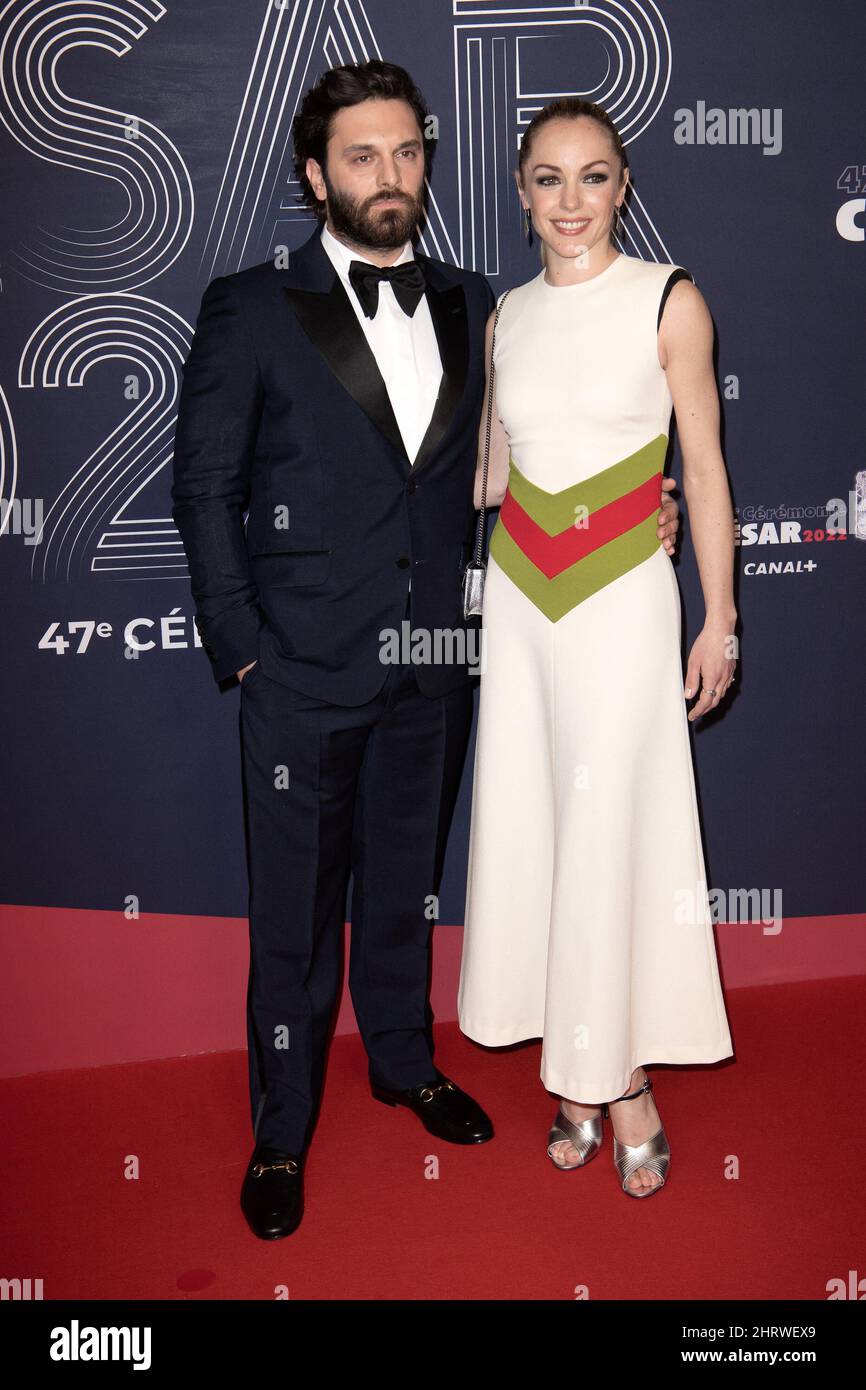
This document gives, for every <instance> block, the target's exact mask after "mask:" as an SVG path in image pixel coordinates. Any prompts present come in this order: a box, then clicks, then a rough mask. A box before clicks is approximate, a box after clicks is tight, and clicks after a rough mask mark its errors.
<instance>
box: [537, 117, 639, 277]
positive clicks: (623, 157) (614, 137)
mask: <svg viewBox="0 0 866 1390" xmlns="http://www.w3.org/2000/svg"><path fill="white" fill-rule="evenodd" d="M578 116H589V117H590V118H591V119H592V120H594V121H598V123H599V125H601V126H604V129H605V130H606V131H607V133H608V135H609V136H610V139H611V143H612V144H613V148H614V152H615V153H616V154H617V155H618V156H619V162H620V184H622V179H623V175H624V174H625V171H626V170H627V169H628V167H629V162H628V154H627V153H626V148H625V145H624V144H623V142H622V137H621V136H620V133H619V131H618V130H617V128H616V126H615V125H614V123H613V121H612V120H611V118H610V116H609V115H608V114H607V112H606V111H605V109H604V107H603V106H599V105H598V104H597V103H596V102H594V101H586V100H585V99H584V98H583V97H558V98H557V99H556V101H551V102H548V104H547V105H546V106H543V107H542V109H541V110H540V111H539V113H538V115H537V116H533V118H532V120H531V121H530V122H529V125H528V126H527V127H526V129H525V131H524V132H523V139H522V140H521V142H520V152H519V154H518V157H517V168H518V172H519V174H520V182H521V183H522V184H523V185H524V186H525V184H526V167H527V165H528V163H529V157H530V155H531V154H532V142H533V140H534V138H535V136H536V134H537V132H538V131H539V130H540V129H541V127H542V126H543V125H545V124H546V123H547V122H548V121H554V120H562V119H565V120H576V118H577V117H578ZM541 261H542V264H544V263H545V260H544V243H543V242H542V244H541Z"/></svg>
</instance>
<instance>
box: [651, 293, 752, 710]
mask: <svg viewBox="0 0 866 1390" xmlns="http://www.w3.org/2000/svg"><path fill="white" fill-rule="evenodd" d="M658 341H659V361H660V362H661V364H662V366H663V367H664V369H665V372H666V374H667V379H668V385H669V387H670V392H671V398H672V400H673V405H674V412H675V414H676V422H677V429H678V430H679V436H680V445H681V447H682V454H683V490H684V492H685V495H686V502H687V504H688V509H689V520H690V522H691V529H692V535H693V537H694V542H695V557H696V559H697V562H698V570H699V573H700V578H701V588H702V589H703V594H704V607H705V611H706V618H705V624H704V629H703V632H702V633H701V636H700V637H699V638H698V640H697V642H696V643H695V646H694V648H693V649H692V654H691V657H690V659H689V667H688V672H687V675H686V687H687V694H694V693H695V691H696V690H697V688H698V682H699V680H700V679H701V678H702V680H703V688H704V689H715V690H716V691H717V694H716V696H715V697H707V696H703V695H702V696H701V698H700V700H699V701H698V703H697V705H696V706H695V708H694V709H693V710H692V711H691V713H690V714H689V719H694V718H697V717H699V716H700V715H701V714H704V713H705V711H706V710H707V709H710V708H713V707H714V706H715V705H717V704H718V702H719V700H720V699H721V697H722V695H723V694H724V692H725V690H726V689H727V686H728V684H729V683H730V679H731V678H732V676H733V673H734V659H733V658H734V651H733V643H732V642H731V641H730V639H731V638H732V636H733V631H734V626H735V624H736V620H737V612H736V608H735V606H734V590H733V572H734V515H733V508H732V506H731V492H730V487H729V484H728V475H727V472H726V470H725V463H724V459H723V458H722V450H721V444H720V440H719V417H720V411H719V394H718V390H717V387H716V379H715V373H714V371H713V323H712V319H711V317H710V311H709V309H708V308H707V305H706V302H705V301H704V297H703V295H702V294H701V292H700V290H699V289H698V288H697V287H696V286H695V285H693V284H690V283H689V282H688V281H680V282H679V283H678V284H676V285H675V286H674V288H673V289H672V290H671V293H670V295H669V297H668V300H667V303H666V305H665V310H664V315H663V318H662V324H661V328H660V329H659V340H658Z"/></svg>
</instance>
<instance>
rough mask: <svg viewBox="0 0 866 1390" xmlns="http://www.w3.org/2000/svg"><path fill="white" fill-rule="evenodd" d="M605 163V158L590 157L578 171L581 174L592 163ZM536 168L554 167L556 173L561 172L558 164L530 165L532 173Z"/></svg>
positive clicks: (589, 167)
mask: <svg viewBox="0 0 866 1390" xmlns="http://www.w3.org/2000/svg"><path fill="white" fill-rule="evenodd" d="M607 163H608V161H607V160H606V159H591V160H590V162H589V163H588V164H584V166H583V168H582V169H581V171H580V172H581V173H582V174H583V173H585V172H586V170H587V169H591V168H592V166H593V165H594V164H607ZM536 169H554V170H555V171H556V173H557V174H561V173H562V170H561V169H560V167H559V165H558V164H533V166H532V170H533V173H534V172H535V170H536Z"/></svg>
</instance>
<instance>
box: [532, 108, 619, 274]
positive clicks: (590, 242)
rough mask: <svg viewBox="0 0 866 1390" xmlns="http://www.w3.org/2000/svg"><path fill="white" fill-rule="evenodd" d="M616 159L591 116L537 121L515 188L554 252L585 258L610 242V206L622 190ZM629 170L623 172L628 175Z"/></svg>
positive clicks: (613, 150)
mask: <svg viewBox="0 0 866 1390" xmlns="http://www.w3.org/2000/svg"><path fill="white" fill-rule="evenodd" d="M619 176H620V162H619V156H618V155H617V153H616V151H615V149H614V147H613V143H612V141H611V138H610V136H609V135H608V133H607V131H606V130H605V128H604V126H602V125H600V124H599V122H598V121H594V120H593V119H592V117H591V116H578V117H576V118H575V119H573V120H568V119H563V118H559V117H557V118H556V119H554V120H551V121H547V122H546V124H545V125H543V126H541V128H540V129H539V131H538V132H537V134H536V135H535V136H534V138H533V141H532V153H531V154H530V156H529V159H528V161H527V164H526V166H525V167H524V170H523V180H524V182H523V187H522V188H521V185H520V177H519V171H518V175H517V176H516V177H517V188H518V192H519V193H520V201H521V203H522V204H523V206H524V208H526V207H528V208H529V210H530V213H531V215H532V225H533V227H534V229H535V231H536V233H537V234H538V236H539V237H541V239H542V241H543V242H544V243H545V245H546V246H547V248H548V251H551V252H552V253H553V254H554V255H555V256H560V257H561V258H562V259H563V260H576V259H578V257H583V258H584V259H585V258H586V256H587V255H588V253H589V252H590V251H591V249H592V248H593V247H594V246H598V247H601V248H602V254H603V252H604V248H605V247H607V246H608V245H609V242H610V231H611V226H612V224H613V217H614V209H615V207H616V205H617V203H618V202H622V199H623V197H624V195H625V186H626V185H625V182H623V183H622V184H620V182H619ZM627 178H628V175H626V181H627Z"/></svg>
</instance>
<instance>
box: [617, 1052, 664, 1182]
mask: <svg viewBox="0 0 866 1390" xmlns="http://www.w3.org/2000/svg"><path fill="white" fill-rule="evenodd" d="M651 1090H652V1082H651V1081H650V1079H649V1077H647V1078H646V1080H645V1081H644V1083H643V1085H642V1086H639V1087H638V1089H637V1090H636V1091H632V1092H631V1093H630V1094H629V1095H625V1096H620V1097H619V1099H618V1100H612V1101H610V1104H609V1105H605V1106H604V1108H603V1112H602V1113H603V1114H604V1115H605V1116H609V1115H610V1105H619V1102H620V1101H621V1100H634V1099H635V1097H636V1096H642V1095H643V1093H644V1092H645V1091H651ZM613 1161H614V1165H615V1167H616V1170H617V1172H618V1173H619V1176H620V1179H621V1181H622V1190H623V1192H625V1193H627V1194H628V1196H629V1197H652V1196H653V1194H654V1193H656V1192H660V1191H661V1189H662V1188H663V1187H664V1185H665V1179H666V1178H667V1175H668V1168H669V1167H670V1161H671V1151H670V1147H669V1145H668V1138H667V1135H666V1134H665V1131H664V1126H662V1128H661V1129H659V1130H657V1131H656V1133H655V1134H653V1135H652V1136H651V1138H649V1139H647V1140H645V1142H644V1143H643V1144H621V1143H620V1141H619V1140H618V1139H617V1137H616V1135H614V1140H613ZM638 1168H649V1169H650V1170H651V1172H653V1173H657V1174H658V1176H659V1178H660V1179H661V1181H660V1182H657V1183H656V1185H655V1186H654V1187H648V1188H646V1189H645V1190H644V1191H643V1192H635V1190H634V1188H632V1187H628V1186H627V1183H628V1180H629V1178H630V1177H631V1175H632V1173H635V1172H636V1171H637V1169H638Z"/></svg>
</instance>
